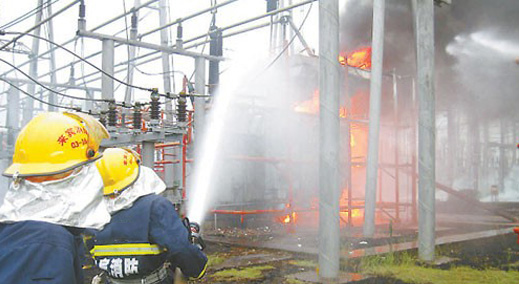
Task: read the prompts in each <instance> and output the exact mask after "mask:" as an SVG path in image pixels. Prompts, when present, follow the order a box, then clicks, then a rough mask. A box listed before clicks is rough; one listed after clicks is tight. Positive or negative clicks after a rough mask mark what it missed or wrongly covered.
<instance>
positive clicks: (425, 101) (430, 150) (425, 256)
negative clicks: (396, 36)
mask: <svg viewBox="0 0 519 284" xmlns="http://www.w3.org/2000/svg"><path fill="white" fill-rule="evenodd" d="M433 4H434V2H433V0H413V14H414V21H415V36H416V57H417V58H416V65H417V67H416V69H417V72H418V74H417V88H418V89H417V91H418V104H419V107H418V174H419V179H418V191H419V194H418V200H419V202H418V255H419V257H420V259H421V260H424V261H433V260H434V246H435V239H434V238H435V227H436V226H435V221H436V219H435V211H436V210H435V206H436V205H435V191H436V172H435V154H436V148H435V147H436V145H435V136H436V118H435V96H434V82H435V79H434V6H433Z"/></svg>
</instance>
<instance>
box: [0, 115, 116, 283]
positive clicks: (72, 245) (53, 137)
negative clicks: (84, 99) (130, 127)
mask: <svg viewBox="0 0 519 284" xmlns="http://www.w3.org/2000/svg"><path fill="white" fill-rule="evenodd" d="M104 138H108V132H107V131H106V129H105V128H104V127H103V126H102V125H101V124H100V123H99V122H97V121H96V120H95V119H94V118H93V117H91V116H89V115H85V114H76V113H56V112H47V113H41V114H39V115H37V116H36V117H34V118H33V119H32V120H31V121H29V123H28V124H27V125H25V127H24V128H23V129H22V130H21V131H20V134H19V135H18V138H17V140H16V144H15V149H14V156H13V163H12V164H11V165H10V166H9V167H8V168H7V170H6V171H5V172H4V173H3V174H4V176H7V177H12V182H11V184H10V186H9V189H8V190H7V192H6V194H5V197H4V200H3V204H2V205H1V207H0V283H32V282H39V281H44V282H46V283H72V284H75V283H78V284H79V283H83V279H82V278H83V275H82V270H81V266H80V265H81V262H82V261H81V258H82V255H80V253H79V248H77V247H76V242H75V236H76V235H77V234H78V232H79V231H80V229H82V228H93V229H101V228H102V227H103V226H104V225H105V224H106V223H108V222H109V221H110V214H109V213H108V209H107V207H106V204H105V202H104V200H103V193H102V188H103V182H102V178H101V176H100V175H99V172H98V171H97V168H96V167H95V165H94V163H93V162H94V161H95V160H96V159H98V158H100V157H101V155H100V153H99V145H100V143H101V140H102V139H104Z"/></svg>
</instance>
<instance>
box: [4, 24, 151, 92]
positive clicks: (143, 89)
mask: <svg viewBox="0 0 519 284" xmlns="http://www.w3.org/2000/svg"><path fill="white" fill-rule="evenodd" d="M5 34H18V35H21V34H23V33H20V32H5ZM25 35H27V36H30V37H34V38H37V39H40V40H43V41H46V42H48V43H51V44H53V45H55V46H57V47H59V48H61V49H63V50H65V51H66V52H68V53H70V54H71V55H72V56H74V57H76V58H78V59H79V60H81V61H83V62H85V63H86V64H88V65H90V66H91V67H92V68H94V69H96V70H97V71H99V72H101V73H103V74H104V75H106V76H107V77H109V78H110V79H112V80H114V81H116V82H118V83H120V84H123V85H125V86H128V87H130V88H135V89H139V90H142V91H148V92H153V91H154V90H153V89H151V88H145V87H139V86H135V85H132V84H128V83H126V82H124V81H122V80H119V79H117V78H115V77H114V76H112V75H111V74H108V73H107V72H105V71H104V70H103V69H101V68H99V67H97V66H95V65H94V64H92V63H91V62H90V61H88V60H86V59H84V58H82V57H81V56H79V55H78V54H76V53H74V52H73V51H71V50H70V49H68V48H66V47H64V46H63V45H61V44H59V43H57V42H53V41H51V40H49V39H46V38H44V37H41V36H37V35H33V34H25Z"/></svg>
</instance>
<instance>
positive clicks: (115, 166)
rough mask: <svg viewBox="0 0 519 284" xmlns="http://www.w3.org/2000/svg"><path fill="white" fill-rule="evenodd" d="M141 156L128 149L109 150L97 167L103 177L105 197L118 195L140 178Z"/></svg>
mask: <svg viewBox="0 0 519 284" xmlns="http://www.w3.org/2000/svg"><path fill="white" fill-rule="evenodd" d="M139 164H140V157H139V154H137V153H135V152H134V151H132V150H130V149H126V148H108V149H105V150H104V152H103V157H102V158H101V159H99V160H97V161H96V167H97V169H98V170H99V173H100V174H101V177H103V183H104V190H103V192H104V195H112V196H113V195H117V194H120V193H121V192H122V191H123V190H125V189H126V188H128V187H129V186H131V185H132V184H133V183H134V182H135V181H136V180H137V178H138V177H139Z"/></svg>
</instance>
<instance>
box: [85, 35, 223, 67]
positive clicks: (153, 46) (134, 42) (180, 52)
mask: <svg viewBox="0 0 519 284" xmlns="http://www.w3.org/2000/svg"><path fill="white" fill-rule="evenodd" d="M77 34H78V35H79V36H84V37H89V38H94V39H99V40H112V41H114V42H118V43H122V44H127V45H134V46H137V47H142V48H147V49H153V50H155V51H163V52H167V53H171V54H178V55H183V56H189V57H193V58H197V57H203V58H205V59H210V60H216V61H221V60H225V59H224V58H223V57H220V56H210V55H206V54H201V53H198V52H193V51H187V50H183V49H178V48H173V47H167V46H161V45H156V44H152V43H146V42H141V41H137V40H129V39H125V38H121V37H116V36H111V35H105V34H100V33H92V32H87V31H78V33H77Z"/></svg>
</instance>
